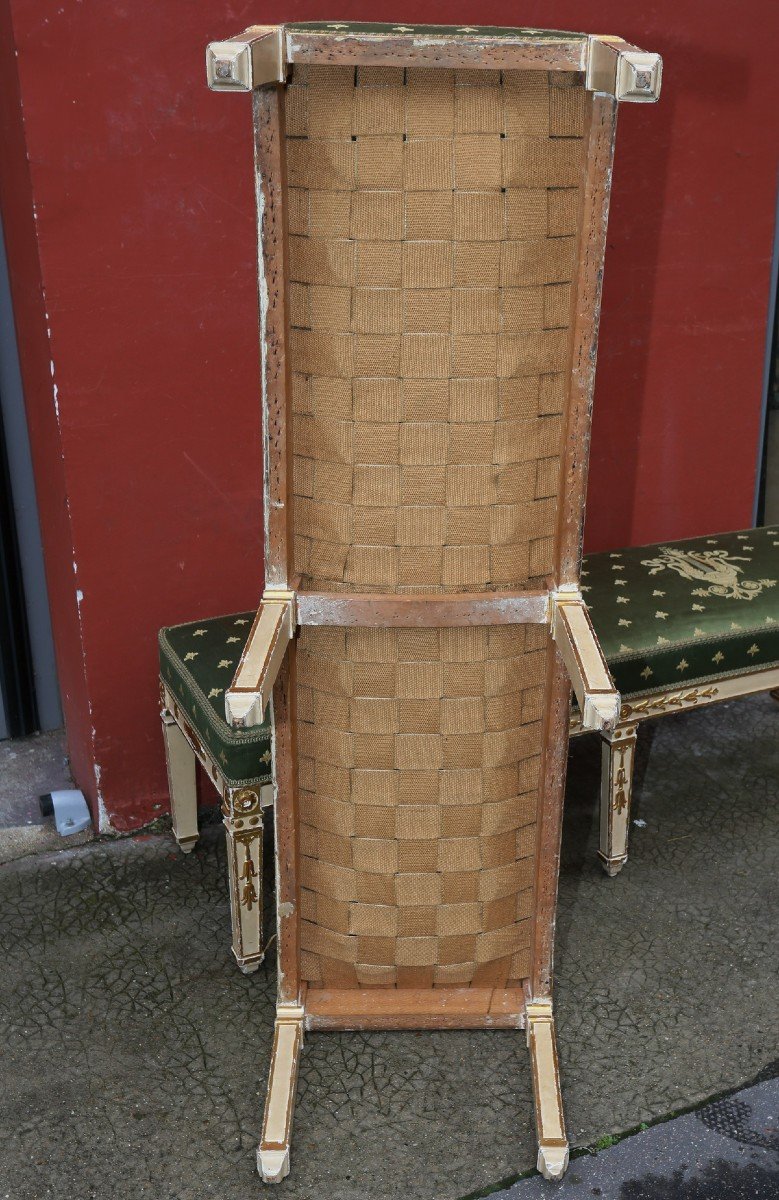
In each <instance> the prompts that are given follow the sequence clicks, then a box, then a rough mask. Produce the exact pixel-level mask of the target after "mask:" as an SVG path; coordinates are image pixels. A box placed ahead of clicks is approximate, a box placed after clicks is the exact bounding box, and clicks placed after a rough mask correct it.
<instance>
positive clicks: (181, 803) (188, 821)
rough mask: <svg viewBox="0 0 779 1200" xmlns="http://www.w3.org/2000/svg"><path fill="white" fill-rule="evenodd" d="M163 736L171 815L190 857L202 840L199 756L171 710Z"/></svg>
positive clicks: (164, 721)
mask: <svg viewBox="0 0 779 1200" xmlns="http://www.w3.org/2000/svg"><path fill="white" fill-rule="evenodd" d="M160 716H161V717H162V732H163V736H164V738H165V761H166V762H167V765H168V788H169V790H170V815H171V818H172V820H173V836H174V837H175V839H176V841H177V842H178V844H179V846H180V847H181V849H182V850H183V851H184V853H185V854H189V852H190V850H192V848H193V847H194V845H195V842H196V841H197V839H198V828H197V781H196V776H195V770H196V766H197V760H196V758H195V752H194V750H193V749H192V747H191V746H190V744H189V742H188V741H187V739H186V738H185V737H184V734H183V733H182V732H181V730H180V729H179V727H178V725H177V724H176V718H175V717H174V716H173V713H172V712H171V711H170V710H169V709H168V708H163V709H162V712H161V713H160Z"/></svg>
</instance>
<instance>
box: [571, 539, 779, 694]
mask: <svg viewBox="0 0 779 1200" xmlns="http://www.w3.org/2000/svg"><path fill="white" fill-rule="evenodd" d="M582 579H583V587H582V591H583V592H585V595H586V599H587V603H588V605H589V607H590V612H591V614H592V621H593V624H594V626H595V631H596V633H597V635H598V638H599V640H600V644H601V646H602V648H603V652H604V654H605V655H606V658H607V660H608V663H609V666H610V668H611V672H612V674H613V676H614V681H615V683H616V685H617V687H618V688H619V690H620V692H621V693H622V694H623V696H630V695H631V694H634V693H639V692H647V691H654V690H657V691H661V690H663V689H664V688H667V687H669V686H674V685H676V686H678V684H679V680H680V679H682V680H683V681H684V683H685V684H687V683H694V682H700V681H703V680H706V679H709V678H715V677H723V676H728V675H739V674H744V673H746V672H752V671H758V670H761V669H762V668H768V667H775V666H776V665H777V664H778V663H779V526H775V525H772V526H767V527H765V528H763V529H749V530H742V531H739V532H736V533H726V534H718V535H717V536H712V537H703V538H689V539H687V540H685V541H680V542H663V543H660V544H658V545H656V546H638V547H634V548H632V549H629V550H622V551H619V552H611V553H604V554H591V555H588V556H587V557H586V558H585V559H584V561H583V563H582ZM626 606H629V607H627V608H626ZM626 611H627V612H628V613H629V614H630V616H629V617H628V616H626Z"/></svg>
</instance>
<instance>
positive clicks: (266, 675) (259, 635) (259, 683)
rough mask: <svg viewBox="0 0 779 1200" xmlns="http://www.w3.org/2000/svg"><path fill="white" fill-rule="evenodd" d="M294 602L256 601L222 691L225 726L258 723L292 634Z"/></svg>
mask: <svg viewBox="0 0 779 1200" xmlns="http://www.w3.org/2000/svg"><path fill="white" fill-rule="evenodd" d="M293 621H294V604H293V603H292V602H291V601H289V600H271V601H266V600H263V602H262V603H261V604H260V607H259V610H258V612H257V616H256V618H255V621H254V625H253V626H252V631H251V633H250V634H249V640H248V642H247V643H246V647H245V649H244V652H243V654H242V655H241V660H240V662H239V663H238V669H237V671H236V672H235V676H234V678H233V681H232V683H231V684H230V687H229V688H228V689H227V692H226V693H225V715H226V718H227V723H228V724H229V725H236V726H241V727H248V726H252V725H261V724H262V721H263V718H264V715H265V710H266V708H267V706H268V701H269V700H270V698H271V693H272V692H273V685H274V683H275V682H276V676H277V675H278V673H279V669H280V667H281V664H282V661H283V659H284V655H285V653H286V650H287V646H288V645H289V643H290V641H291V639H292V635H293V633H294V624H293Z"/></svg>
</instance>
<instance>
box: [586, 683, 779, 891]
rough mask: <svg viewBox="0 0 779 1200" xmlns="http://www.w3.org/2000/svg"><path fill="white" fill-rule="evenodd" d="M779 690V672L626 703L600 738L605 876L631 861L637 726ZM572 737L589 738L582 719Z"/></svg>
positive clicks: (695, 686)
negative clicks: (657, 718)
mask: <svg viewBox="0 0 779 1200" xmlns="http://www.w3.org/2000/svg"><path fill="white" fill-rule="evenodd" d="M777 688H779V667H776V666H773V667H768V668H767V669H765V670H762V671H750V672H748V673H746V674H743V675H731V676H728V677H725V678H716V679H711V680H708V679H700V680H697V681H696V682H692V683H690V684H688V685H687V686H686V687H683V688H667V689H664V690H662V691H655V692H640V693H636V694H635V695H631V696H626V697H623V698H622V705H621V708H620V714H619V720H618V722H617V725H616V727H615V728H614V729H613V730H608V731H603V732H602V733H601V735H600V736H601V782H600V838H599V843H600V844H599V848H598V858H599V859H600V860H601V863H602V864H603V869H604V871H605V872H606V874H607V875H610V876H612V877H613V876H615V875H618V874H619V872H620V871H621V870H622V868H623V867H624V865H625V863H626V862H627V858H628V844H629V835H630V813H631V807H632V799H633V765H634V760H635V753H636V740H637V737H638V726H639V724H640V723H641V722H642V721H647V720H650V719H651V718H654V717H664V716H668V715H669V714H672V713H678V712H685V711H689V710H690V709H692V708H702V707H704V706H705V705H709V704H717V703H719V702H721V701H723V700H737V699H739V698H740V697H742V696H751V695H754V694H755V693H756V692H768V691H771V692H773V691H775V690H776V689H777ZM776 699H779V695H777V696H776ZM570 732H571V736H572V737H575V736H576V735H577V734H580V733H586V732H587V726H586V725H585V724H584V722H583V721H582V719H581V715H580V713H578V712H577V713H575V714H573V715H572V718H571V730H570Z"/></svg>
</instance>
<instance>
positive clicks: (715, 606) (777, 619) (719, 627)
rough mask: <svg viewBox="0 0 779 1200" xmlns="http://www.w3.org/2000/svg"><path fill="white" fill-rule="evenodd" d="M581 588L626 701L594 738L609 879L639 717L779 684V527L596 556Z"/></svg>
mask: <svg viewBox="0 0 779 1200" xmlns="http://www.w3.org/2000/svg"><path fill="white" fill-rule="evenodd" d="M581 590H582V592H583V594H584V598H585V600H586V601H587V605H588V607H589V610H590V614H591V617H592V623H593V626H594V628H595V632H596V634H597V636H598V640H599V641H600V644H601V648H602V649H603V652H604V655H605V657H606V660H607V662H608V665H609V669H610V670H611V673H612V675H613V677H614V682H615V684H616V687H617V689H618V691H619V692H620V694H621V697H622V708H621V714H620V720H619V723H618V725H617V727H616V729H615V730H614V731H613V733H609V734H602V735H601V737H602V738H603V774H602V778H601V814H600V850H599V856H600V858H601V860H602V862H603V865H604V867H605V870H606V871H607V873H608V874H609V875H616V874H617V872H618V871H619V870H620V868H621V867H622V866H623V865H624V863H625V861H626V859H627V853H628V829H629V824H630V799H631V784H632V773H633V758H634V752H635V745H636V731H637V727H638V723H639V722H640V721H643V720H645V719H647V718H649V717H659V716H663V715H665V714H667V713H675V712H680V711H682V710H684V709H690V708H699V707H700V706H701V705H704V704H712V703H714V702H716V701H718V700H730V699H733V698H734V697H737V696H746V695H749V694H750V693H751V692H760V691H767V690H771V689H774V688H776V687H777V685H779V526H768V527H765V528H762V529H748V530H742V531H740V532H738V533H725V534H718V535H717V536H713V537H701V538H691V539H688V540H686V541H681V542H665V543H661V544H658V545H654V546H639V547H636V548H633V549H630V550H620V551H614V552H612V553H605V554H592V555H589V556H588V557H587V558H585V560H584V562H583V564H582V584H581ZM571 725H572V728H571V732H572V733H580V732H582V730H581V723H580V718H579V716H578V713H577V712H576V710H574V713H573V715H572V722H571Z"/></svg>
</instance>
